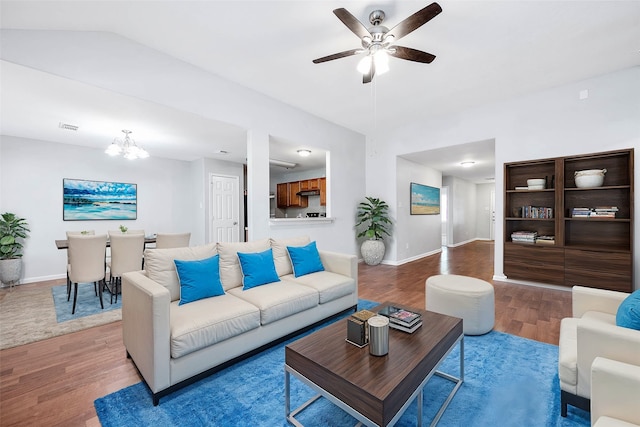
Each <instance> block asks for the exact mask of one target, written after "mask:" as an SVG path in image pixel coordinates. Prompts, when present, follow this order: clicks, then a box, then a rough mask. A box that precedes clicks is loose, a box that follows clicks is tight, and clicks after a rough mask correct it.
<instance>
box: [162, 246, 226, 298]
mask: <svg viewBox="0 0 640 427" xmlns="http://www.w3.org/2000/svg"><path fill="white" fill-rule="evenodd" d="M219 261H220V255H214V256H212V257H211V258H206V259H200V260H195V261H182V260H177V259H176V260H174V261H173V262H174V263H175V264H176V271H177V273H178V279H179V280H180V303H179V304H180V305H182V304H188V303H190V302H194V301H198V300H201V299H203V298H209V297H217V296H220V295H223V294H224V289H222V283H220V262H219Z"/></svg>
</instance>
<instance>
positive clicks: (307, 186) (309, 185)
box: [300, 178, 323, 191]
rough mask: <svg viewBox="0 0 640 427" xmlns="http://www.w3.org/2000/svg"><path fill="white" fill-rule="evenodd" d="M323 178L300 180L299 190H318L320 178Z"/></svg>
mask: <svg viewBox="0 0 640 427" xmlns="http://www.w3.org/2000/svg"><path fill="white" fill-rule="evenodd" d="M321 179H323V178H313V179H305V180H304V181H300V191H308V190H320V180H321Z"/></svg>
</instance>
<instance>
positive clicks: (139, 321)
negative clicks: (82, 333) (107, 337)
mask: <svg viewBox="0 0 640 427" xmlns="http://www.w3.org/2000/svg"><path fill="white" fill-rule="evenodd" d="M170 304H171V297H170V294H169V291H168V290H167V289H166V288H165V287H163V286H162V285H160V284H158V283H156V282H154V281H153V280H151V279H149V278H148V277H147V276H145V275H144V274H142V273H141V272H130V273H124V274H123V275H122V337H123V340H124V346H125V348H126V349H127V353H128V354H129V355H130V356H131V358H132V359H133V361H134V362H135V364H136V367H137V368H138V370H139V371H140V373H141V374H142V376H143V377H144V379H145V381H146V382H147V384H148V385H149V388H150V389H151V391H152V392H154V393H156V392H158V391H160V390H163V389H165V388H167V387H169V386H170V385H171V383H170V382H171V380H170V371H171V370H170V367H169V360H170V359H171V353H170V319H169V305H170Z"/></svg>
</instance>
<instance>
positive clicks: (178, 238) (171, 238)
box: [156, 233, 191, 249]
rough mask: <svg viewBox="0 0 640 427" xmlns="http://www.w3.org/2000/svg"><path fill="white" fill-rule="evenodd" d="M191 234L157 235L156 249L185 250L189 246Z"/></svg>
mask: <svg viewBox="0 0 640 427" xmlns="http://www.w3.org/2000/svg"><path fill="white" fill-rule="evenodd" d="M189 240H191V233H158V234H157V235H156V248H157V249H166V248H185V247H187V246H189Z"/></svg>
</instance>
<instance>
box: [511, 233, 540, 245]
mask: <svg viewBox="0 0 640 427" xmlns="http://www.w3.org/2000/svg"><path fill="white" fill-rule="evenodd" d="M536 237H538V233H537V232H536V231H514V232H513V233H511V241H512V242H519V243H535V241H536Z"/></svg>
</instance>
